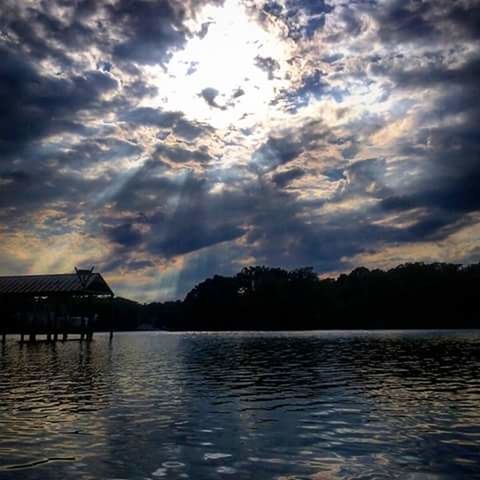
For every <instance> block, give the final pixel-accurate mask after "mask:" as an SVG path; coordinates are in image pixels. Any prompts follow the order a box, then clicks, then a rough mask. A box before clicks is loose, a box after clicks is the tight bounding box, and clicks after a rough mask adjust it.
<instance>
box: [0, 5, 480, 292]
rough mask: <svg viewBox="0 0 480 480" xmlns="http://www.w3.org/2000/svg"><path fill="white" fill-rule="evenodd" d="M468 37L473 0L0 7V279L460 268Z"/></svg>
mask: <svg viewBox="0 0 480 480" xmlns="http://www.w3.org/2000/svg"><path fill="white" fill-rule="evenodd" d="M479 40H480V3H479V2H478V1H477V0H401V1H399V0H385V1H379V0H350V1H346V0H268V1H266V0H224V1H221V0H136V1H132V0H104V1H98V0H68V1H67V0H2V4H1V7H0V275H8V274H19V275H20V274H36V273H60V272H71V271H73V269H74V267H75V266H79V267H90V266H92V265H95V268H96V270H97V271H100V272H101V273H102V274H104V276H105V278H106V279H107V281H109V283H110V284H111V286H112V288H113V289H114V290H115V293H116V294H117V295H122V296H127V297H129V298H133V299H136V300H139V301H152V300H166V299H177V298H182V297H183V296H184V295H185V293H186V292H188V291H189V290H190V289H191V288H192V287H193V286H194V285H195V284H196V283H198V282H200V281H202V280H203V279H205V278H206V277H209V276H212V275H214V274H223V275H229V274H233V273H235V272H237V271H239V270H240V269H241V268H243V267H244V266H248V265H269V266H278V267H283V268H297V267H302V266H312V267H314V268H315V270H316V271H317V272H318V273H319V274H321V275H335V274H337V273H339V272H343V271H349V270H351V269H353V268H355V267H357V266H360V265H364V266H367V267H368V268H390V267H393V266H395V265H397V264H400V263H406V262H413V261H424V262H436V261H446V262H455V263H473V262H478V261H479V260H480V188H479V184H480V133H479V132H480V131H479V123H480V100H479V98H480V48H479V46H480V45H479Z"/></svg>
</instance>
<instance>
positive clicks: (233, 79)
mask: <svg viewBox="0 0 480 480" xmlns="http://www.w3.org/2000/svg"><path fill="white" fill-rule="evenodd" d="M195 23H196V25H195V27H193V28H192V29H194V30H196V31H197V32H198V33H200V32H201V31H202V26H203V33H204V35H200V34H197V35H195V36H194V37H192V38H191V39H190V40H189V42H188V43H187V45H186V46H185V48H184V49H183V50H181V51H178V52H176V53H175V54H174V55H173V56H172V58H171V60H170V62H169V63H168V64H167V65H166V66H165V69H163V68H162V67H161V66H153V67H148V68H147V74H148V76H149V77H151V78H150V81H151V82H152V83H154V84H156V85H158V89H159V96H158V97H157V98H155V99H154V100H153V101H151V100H150V101H149V102H148V103H146V104H145V106H150V107H158V108H162V109H165V110H174V111H177V110H178V111H183V112H184V113H185V115H186V116H187V117H189V118H190V119H194V120H199V121H208V122H209V123H210V124H211V125H212V126H213V127H215V128H228V126H229V125H231V124H233V123H235V125H236V126H237V127H238V126H239V125H240V126H241V127H242V128H247V127H248V126H252V125H255V124H256V123H257V122H258V121H259V120H262V119H264V118H265V117H267V116H268V115H269V114H271V110H272V106H271V105H270V102H271V101H272V100H273V99H274V98H275V95H276V93H277V92H278V91H279V89H281V88H286V87H288V85H289V83H290V80H288V79H287V78H288V76H287V78H286V73H287V71H288V68H289V65H288V63H287V60H288V58H289V47H288V44H286V43H285V42H282V41H279V38H278V36H277V35H276V34H275V32H270V31H267V30H265V28H263V27H262V26H261V25H260V24H258V23H257V22H256V21H255V20H254V19H252V18H251V17H250V16H249V14H248V12H247V10H246V8H245V6H244V5H242V4H241V3H239V2H237V1H233V0H227V1H226V2H225V3H224V5H223V6H221V7H218V6H212V5H207V6H206V7H205V8H204V9H203V10H202V11H201V13H200V14H199V15H198V16H197V18H196V20H195ZM206 25H208V29H207V27H206ZM206 29H207V30H206ZM205 30H206V33H205ZM266 58H271V59H275V64H274V65H273V68H272V70H271V73H270V72H269V71H267V70H266V69H265V68H263V69H262V68H261V66H260V62H261V61H262V60H261V59H266ZM259 59H260V60H259ZM206 89H208V90H207V92H208V93H209V94H210V96H209V98H207V99H206V97H207V96H208V95H205V94H204V95H203V96H202V91H203V92H205V90H206Z"/></svg>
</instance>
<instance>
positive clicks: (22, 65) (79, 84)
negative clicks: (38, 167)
mask: <svg viewBox="0 0 480 480" xmlns="http://www.w3.org/2000/svg"><path fill="white" fill-rule="evenodd" d="M0 58H1V59H2V61H1V62H0V151H2V152H4V153H5V152H17V151H18V150H19V149H21V148H23V147H24V146H25V145H26V144H27V143H28V142H30V141H32V140H36V139H38V138H41V137H43V136H45V135H48V134H52V133H58V132H62V131H81V130H82V129H83V127H82V125H81V123H79V122H78V121H77V119H76V114H78V113H79V112H82V111H85V110H92V109H99V108H100V107H101V106H102V101H101V99H100V97H101V95H102V94H103V93H105V92H108V91H110V90H113V89H115V88H116V87H117V82H116V80H115V79H114V78H112V77H111V76H110V75H108V74H106V73H103V72H99V71H87V72H85V73H83V74H82V75H76V76H74V77H72V78H57V77H51V76H43V75H41V74H39V73H38V72H37V71H36V70H35V68H34V67H33V66H32V65H30V64H29V63H27V62H26V61H25V60H24V59H22V58H21V57H19V56H18V55H15V54H14V53H13V52H12V51H9V50H7V49H4V48H1V47H0Z"/></svg>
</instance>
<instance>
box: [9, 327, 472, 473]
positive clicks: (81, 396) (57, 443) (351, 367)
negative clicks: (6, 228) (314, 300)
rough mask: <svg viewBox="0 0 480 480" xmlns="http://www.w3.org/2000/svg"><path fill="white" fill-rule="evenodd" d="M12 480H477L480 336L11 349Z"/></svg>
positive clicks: (243, 337) (235, 338)
mask: <svg viewBox="0 0 480 480" xmlns="http://www.w3.org/2000/svg"><path fill="white" fill-rule="evenodd" d="M0 348H1V352H0V478H2V479H3V480H8V479H22V480H23V479H26V480H29V479H62V480H63V479H70V478H73V479H76V478H79V479H80V478H81V479H147V478H149V479H158V478H162V477H164V478H168V479H181V478H184V479H187V478H190V479H192V480H198V479H215V478H232V479H234V478H235V479H236V478H240V479H242V478H244V479H277V480H280V479H282V480H286V479H289V480H291V479H303V478H305V479H312V480H325V479H347V478H348V479H383V478H385V479H387V478H388V479H391V478H398V479H427V480H428V479H454V478H455V479H458V478H480V332H479V331H438V332H435V331H434V332H420V331H416V332H314V333H311V332H309V333H218V334H190V333H181V334H174V333H160V332H150V333H125V334H116V335H115V337H114V339H113V342H112V344H111V345H110V344H109V342H108V337H107V336H104V335H96V336H95V339H94V341H93V342H92V343H91V344H89V345H88V344H86V343H84V344H80V343H78V342H67V343H57V344H56V345H55V346H53V345H49V344H45V343H39V344H37V345H23V347H20V345H19V344H18V343H17V341H16V339H14V338H9V339H8V340H7V343H6V345H5V346H3V347H0Z"/></svg>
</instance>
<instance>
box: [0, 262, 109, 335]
mask: <svg viewBox="0 0 480 480" xmlns="http://www.w3.org/2000/svg"><path fill="white" fill-rule="evenodd" d="M113 297H114V293H113V291H112V289H111V288H110V287H109V286H108V284H107V282H106V281H105V279H104V278H103V277H102V275H101V274H100V273H98V272H94V271H93V268H91V269H89V270H82V269H77V268H75V272H74V273H65V274H53V275H52V274H50V275H24V276H0V324H1V326H0V328H1V333H2V340H3V341H5V335H6V333H19V334H20V341H21V342H23V341H25V336H27V339H28V341H30V342H34V341H36V340H37V336H39V335H44V336H45V339H46V340H47V341H57V340H58V339H59V337H60V338H61V340H63V341H65V340H67V339H68V335H69V334H76V337H77V338H78V339H79V340H87V341H89V340H91V339H92V337H93V332H94V330H95V328H96V327H98V326H99V324H100V325H103V329H105V326H106V325H108V330H109V331H110V338H112V336H113V318H112V317H113V309H112V307H113ZM107 317H108V318H107Z"/></svg>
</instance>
